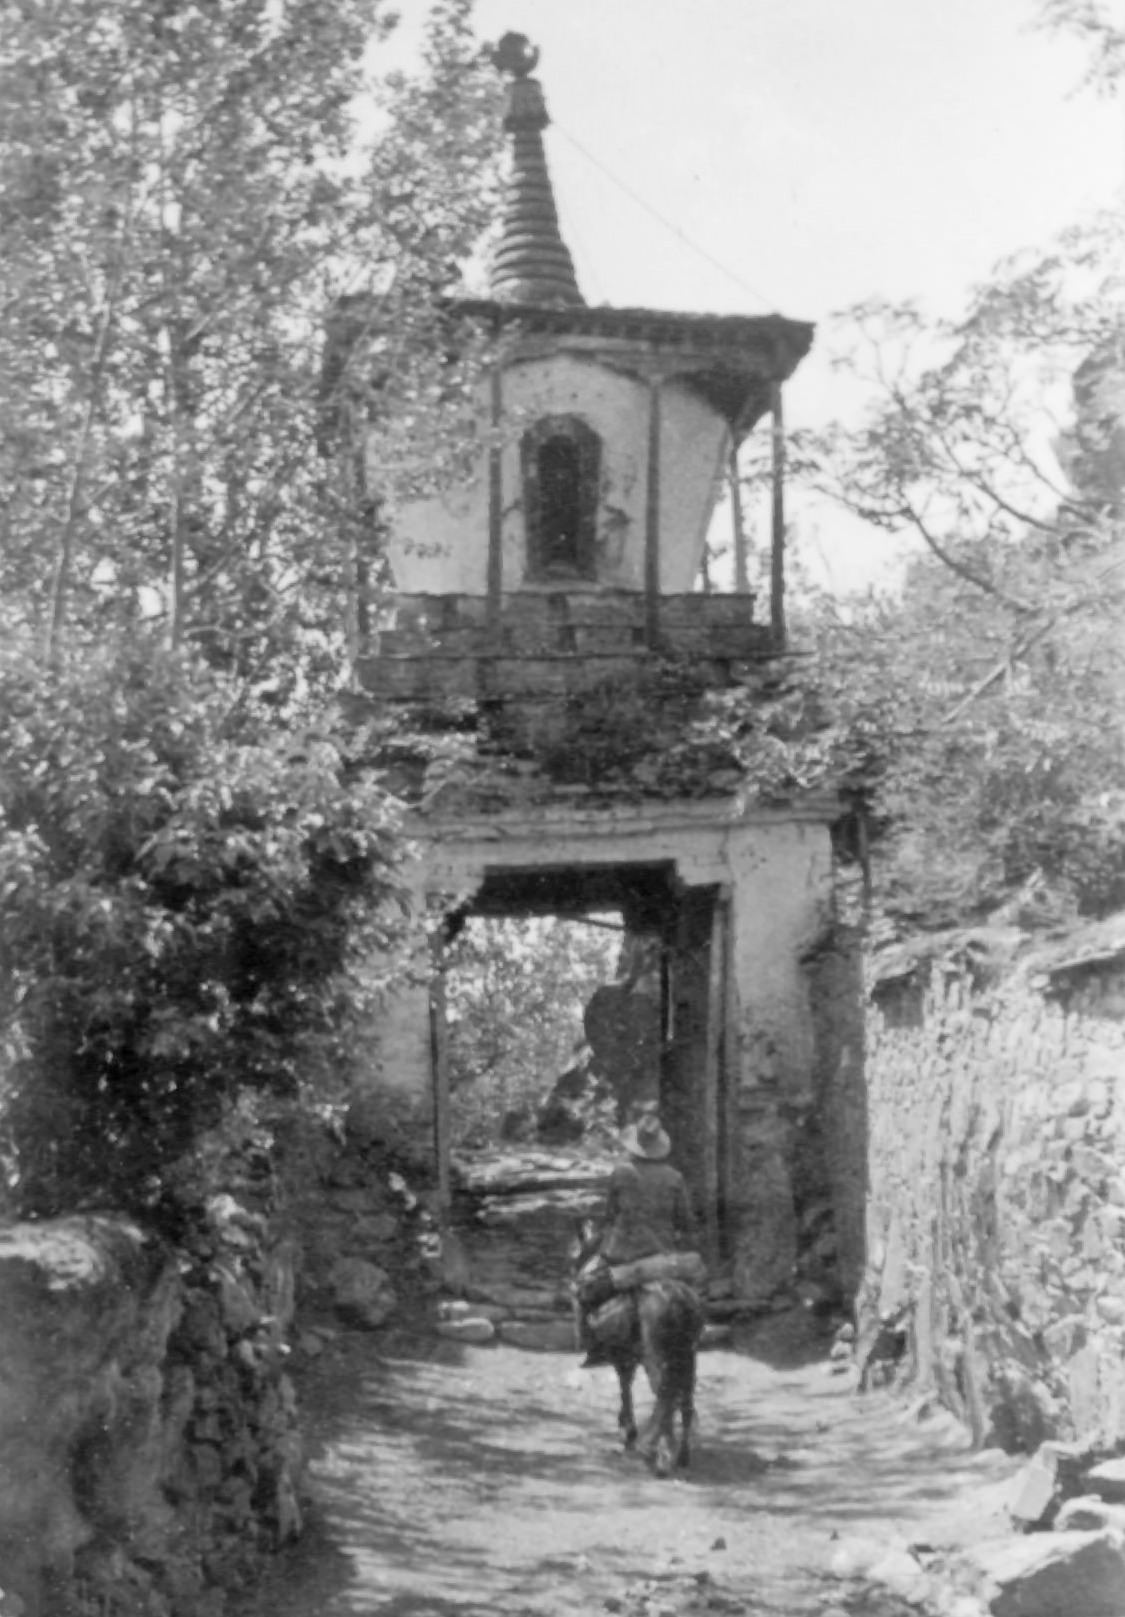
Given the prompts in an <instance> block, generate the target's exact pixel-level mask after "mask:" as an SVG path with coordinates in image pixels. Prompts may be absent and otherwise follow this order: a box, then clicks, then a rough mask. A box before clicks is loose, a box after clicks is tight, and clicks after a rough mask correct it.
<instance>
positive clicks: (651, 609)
mask: <svg viewBox="0 0 1125 1617" xmlns="http://www.w3.org/2000/svg"><path fill="white" fill-rule="evenodd" d="M660 387H661V383H660V378H659V377H658V376H657V377H653V378H652V380H651V381H650V382H649V393H648V476H647V480H646V487H645V643H646V645H647V646H648V648H649V650H650V651H654V650H655V649H656V648H657V646H658V645H659V643H660V424H661V413H662V412H661V402H662V401H661V396H660Z"/></svg>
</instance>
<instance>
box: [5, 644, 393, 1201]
mask: <svg viewBox="0 0 1125 1617" xmlns="http://www.w3.org/2000/svg"><path fill="white" fill-rule="evenodd" d="M232 694H233V695H234V696H235V697H236V698H237V700H236V701H235V702H234V703H233V704H232ZM0 752H2V753H3V756H4V758H5V769H4V771H3V775H2V777H0V964H2V966H3V980H4V982H5V985H6V986H5V1000H6V1003H3V1004H2V1005H0V1012H3V1019H4V1022H5V1024H6V1030H7V1034H8V1045H9V1050H8V1055H9V1066H8V1070H7V1072H6V1073H5V1074H0V1077H2V1078H3V1079H4V1096H3V1099H4V1112H3V1117H2V1124H3V1127H2V1134H3V1143H4V1155H5V1158H6V1164H7V1167H8V1171H9V1179H10V1181H11V1184H12V1186H13V1187H14V1190H15V1194H16V1200H17V1205H18V1206H19V1207H20V1208H21V1210H23V1211H25V1212H36V1213H43V1212H54V1211H58V1210H59V1209H60V1208H65V1207H67V1206H69V1205H74V1203H75V1202H76V1201H77V1202H78V1203H79V1204H81V1203H82V1202H83V1201H86V1200H89V1199H91V1198H93V1199H94V1200H95V1201H99V1200H100V1201H105V1200H106V1199H110V1200H112V1201H113V1202H116V1203H117V1204H118V1205H123V1206H125V1207H127V1208H132V1209H134V1210H140V1211H146V1212H148V1213H149V1214H150V1215H152V1216H156V1214H157V1213H158V1212H159V1209H160V1206H161V1202H162V1196H163V1192H164V1189H165V1183H164V1175H165V1173H166V1170H167V1169H168V1168H169V1166H170V1165H171V1164H172V1163H174V1162H175V1161H176V1160H177V1158H179V1157H180V1156H182V1155H183V1154H184V1153H185V1152H186V1151H188V1150H189V1148H190V1146H191V1144H192V1142H193V1140H194V1139H195V1138H196V1136H197V1135H198V1134H199V1133H200V1132H201V1131H202V1130H203V1129H205V1128H207V1127H209V1126H211V1125H213V1124H214V1123H215V1122H216V1120H217V1119H218V1118H219V1117H220V1116H221V1113H222V1109H223V1105H224V1102H225V1101H226V1100H228V1099H229V1098H230V1097H232V1096H234V1095H236V1094H237V1093H239V1092H240V1091H242V1090H260V1091H261V1090H264V1091H268V1092H270V1093H272V1094H274V1095H286V1096H296V1095H298V1094H299V1093H300V1092H301V1090H302V1086H307V1085H309V1084H310V1083H312V1082H315V1081H317V1080H323V1078H324V1075H325V1074H326V1073H329V1072H333V1073H335V1074H337V1076H339V1075H340V1074H341V1073H344V1072H346V1071H347V1063H348V1060H349V1054H348V1050H349V1045H348V1035H349V1033H350V1031H351V1030H352V1028H353V1027H354V1026H355V1022H356V1019H357V1018H361V1017H362V1016H363V1014H364V1010H365V1005H364V994H363V991H362V988H363V983H364V981H365V980H366V978H365V976H364V975H363V974H362V973H361V972H360V969H359V968H360V966H361V964H362V962H363V961H364V960H365V959H366V958H367V957H369V956H370V954H371V951H372V950H381V951H383V952H384V953H387V952H388V951H389V950H390V948H391V946H392V944H393V943H394V941H395V937H396V931H397V927H398V924H399V923H398V915H399V912H398V908H397V904H396V881H395V865H396V862H397V839H396V835H395V829H396V814H395V805H394V804H393V802H392V801H391V800H390V799H388V797H387V795H386V794H385V793H384V792H383V791H382V789H381V788H380V786H379V785H378V783H377V782H376V781H375V780H374V779H373V778H372V776H371V774H370V772H365V771H363V770H362V769H359V768H357V765H356V760H355V759H353V758H350V757H349V756H348V753H347V751H346V749H345V747H344V746H343V745H342V743H341V740H340V738H339V736H338V735H334V734H333V733H331V732H330V731H328V730H326V728H325V727H324V726H323V724H322V723H320V722H318V720H317V718H316V715H315V713H310V714H309V715H308V722H307V723H306V724H304V725H301V726H297V725H293V726H290V727H288V728H287V729H286V730H284V731H281V730H279V729H277V728H276V727H273V726H271V725H270V724H269V723H268V722H263V715H262V714H261V713H260V712H257V711H255V709H254V706H253V704H252V703H250V702H248V701H247V700H246V699H245V696H244V694H243V693H242V692H241V691H238V690H237V689H235V690H233V692H232V684H231V681H230V679H229V677H228V676H224V675H220V674H216V673H214V672H213V671H210V670H208V669H206V667H204V666H202V665H200V664H199V663H198V662H196V663H194V664H193V663H192V662H191V661H190V660H189V659H188V658H187V657H186V656H185V654H183V653H175V652H169V651H166V650H163V649H162V648H161V647H160V646H159V645H156V646H154V645H151V644H146V643H145V641H144V639H143V637H142V638H140V639H139V640H138V639H137V638H136V637H133V638H132V639H131V640H130V642H129V643H128V644H125V645H121V646H118V645H112V644H111V645H108V646H107V647H105V648H104V649H103V651H102V652H101V653H100V654H99V655H98V656H96V657H95V656H93V655H88V654H87V655H83V656H81V657H80V658H77V659H73V660H70V659H67V658H66V656H65V654H64V656H63V658H62V659H61V661H60V664H59V665H58V666H57V667H56V669H55V671H54V672H53V673H50V674H48V675H47V676H44V673H43V670H42V668H41V666H40V665H39V662H38V660H37V659H36V658H34V657H30V656H27V655H21V654H19V653H18V652H8V653H7V654H6V655H5V656H4V657H3V659H2V660H0Z"/></svg>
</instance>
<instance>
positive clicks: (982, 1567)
mask: <svg viewBox="0 0 1125 1617" xmlns="http://www.w3.org/2000/svg"><path fill="white" fill-rule="evenodd" d="M960 1564H961V1566H962V1567H964V1568H965V1569H966V1570H967V1571H968V1572H969V1574H970V1576H971V1577H972V1579H973V1581H974V1583H975V1584H976V1585H977V1588H978V1591H979V1593H980V1594H981V1595H982V1596H983V1598H984V1600H985V1604H986V1605H987V1608H988V1610H989V1612H990V1613H991V1614H992V1617H1063V1614H1064V1613H1068V1612H1073V1613H1075V1614H1077V1613H1081V1617H1122V1612H1123V1611H1125V1549H1123V1548H1122V1540H1121V1538H1120V1536H1119V1535H1118V1534H1116V1533H1114V1532H1104V1531H1103V1532H1094V1533H1074V1532H1071V1533H1035V1534H1033V1535H1030V1536H1029V1537H1026V1538H1015V1539H1011V1538H1008V1539H999V1540H993V1541H990V1542H988V1543H984V1544H977V1545H975V1546H973V1547H972V1548H971V1549H969V1550H966V1551H965V1552H964V1553H963V1555H962V1557H961V1561H960Z"/></svg>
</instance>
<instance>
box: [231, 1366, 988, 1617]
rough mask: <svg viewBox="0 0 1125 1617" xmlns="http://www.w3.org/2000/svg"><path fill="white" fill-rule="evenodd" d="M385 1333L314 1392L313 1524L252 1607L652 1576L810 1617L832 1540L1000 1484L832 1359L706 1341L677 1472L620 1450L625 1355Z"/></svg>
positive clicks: (401, 1604) (495, 1598)
mask: <svg viewBox="0 0 1125 1617" xmlns="http://www.w3.org/2000/svg"><path fill="white" fill-rule="evenodd" d="M369 1343H370V1339H363V1338H349V1339H345V1340H343V1341H342V1343H341V1347H340V1350H339V1351H338V1353H337V1354H336V1355H335V1356H334V1361H333V1362H332V1363H330V1364H328V1365H326V1366H324V1367H323V1368H321V1367H320V1366H318V1368H317V1374H316V1380H315V1384H314V1385H313V1386H311V1387H309V1388H308V1389H307V1393H306V1396H307V1402H308V1405H309V1407H310V1409H311V1410H312V1411H313V1412H314V1416H315V1422H316V1424H315V1427H314V1431H313V1434H312V1441H311V1444H310V1448H311V1454H312V1464H311V1469H310V1480H311V1488H312V1505H311V1509H310V1512H309V1528H308V1531H307V1533H306V1536H305V1538H304V1539H303V1540H302V1542H301V1544H299V1545H298V1546H296V1547H295V1548H294V1550H292V1551H291V1552H287V1553H286V1554H285V1555H284V1556H282V1557H280V1558H279V1563H278V1566H277V1567H276V1569H275V1571H274V1573H273V1574H271V1576H270V1577H269V1578H268V1579H267V1581H266V1583H265V1584H264V1585H263V1587H262V1588H261V1589H260V1590H259V1591H257V1594H256V1596H255V1598H254V1599H253V1600H252V1601H251V1603H250V1604H249V1605H248V1606H247V1607H246V1608H245V1610H244V1612H243V1613H242V1614H241V1617H267V1614H268V1617H352V1614H357V1613H388V1614H401V1617H423V1614H433V1617H449V1614H452V1613H457V1614H460V1617H472V1614H476V1613H485V1612H488V1613H511V1614H528V1613H536V1614H539V1613H543V1614H547V1617H555V1614H558V1617H567V1614H570V1613H579V1612H583V1613H587V1612H596V1611H599V1610H602V1609H606V1606H605V1602H606V1600H607V1599H610V1600H611V1602H612V1600H614V1599H616V1600H617V1601H618V1602H620V1600H621V1596H622V1591H623V1590H625V1589H627V1588H628V1587H629V1586H631V1585H636V1583H637V1580H638V1579H644V1578H656V1579H660V1578H665V1579H671V1580H672V1581H673V1582H675V1580H680V1582H679V1584H677V1587H680V1584H682V1585H683V1587H685V1588H687V1589H688V1590H694V1591H696V1592H697V1593H698V1594H699V1598H700V1599H701V1600H702V1592H703V1591H704V1590H706V1591H707V1599H708V1600H710V1601H711V1602H712V1604H711V1605H710V1606H709V1607H708V1606H707V1605H706V1604H705V1603H704V1604H698V1605H690V1606H688V1605H682V1604H681V1606H680V1607H678V1608H676V1609H682V1610H684V1611H687V1610H689V1609H690V1610H691V1611H695V1610H699V1611H703V1610H705V1609H709V1610H712V1611H721V1610H726V1611H738V1610H747V1611H751V1612H753V1613H755V1614H756V1617H758V1614H760V1617H800V1614H808V1613H813V1612H816V1611H818V1610H819V1609H820V1608H821V1607H822V1606H823V1605H824V1603H825V1599H826V1596H825V1591H824V1587H823V1584H822V1581H821V1569H822V1568H823V1566H824V1564H825V1561H826V1558H827V1555H828V1553H829V1550H830V1547H831V1543H832V1539H833V1536H834V1535H836V1534H838V1533H841V1532H848V1533H864V1534H866V1535H868V1536H872V1537H878V1538H887V1539H890V1538H892V1537H894V1536H904V1537H908V1538H909V1537H911V1536H914V1535H915V1534H916V1532H917V1530H918V1529H919V1528H920V1527H921V1526H922V1525H923V1524H926V1523H929V1522H931V1520H932V1519H933V1518H935V1517H938V1518H940V1517H941V1516H942V1515H943V1513H944V1514H945V1515H946V1516H948V1515H949V1513H950V1511H951V1510H953V1509H955V1507H956V1506H957V1502H958V1500H959V1499H963V1498H965V1496H966V1490H968V1492H969V1494H970V1495H971V1494H972V1491H973V1490H974V1489H975V1490H977V1491H978V1493H979V1491H980V1489H981V1488H982V1486H983V1485H985V1484H986V1483H988V1482H989V1481H990V1480H991V1477H990V1476H986V1475H985V1474H984V1472H983V1470H982V1467H981V1465H980V1464H979V1463H978V1462H977V1461H975V1460H974V1458H973V1457H972V1456H971V1455H969V1454H968V1452H967V1451H966V1449H965V1446H964V1440H963V1438H962V1437H961V1436H960V1434H959V1433H955V1432H954V1431H952V1430H951V1429H950V1428H949V1427H948V1426H946V1425H944V1424H939V1423H935V1424H934V1425H933V1426H932V1427H931V1426H919V1425H918V1424H917V1423H908V1422H906V1421H905V1420H904V1419H903V1416H902V1412H901V1410H900V1409H899V1408H896V1407H895V1406H894V1405H892V1404H891V1403H890V1402H889V1400H886V1399H885V1398H884V1397H883V1396H882V1395H877V1394H876V1395H870V1396H868V1397H865V1398H859V1397H858V1396H857V1395H855V1394H853V1393H851V1392H850V1391H849V1390H848V1389H847V1388H846V1387H844V1386H842V1385H841V1383H840V1382H839V1381H836V1380H833V1379H831V1378H829V1377H828V1376H827V1375H826V1374H825V1373H824V1369H823V1367H822V1366H819V1365H818V1366H813V1367H806V1368H802V1369H800V1370H794V1371H789V1372H778V1371H776V1370H771V1369H769V1368H767V1367H765V1366H764V1365H762V1364H761V1363H757V1362H755V1361H753V1360H751V1359H748V1358H745V1357H742V1356H740V1355H737V1354H733V1353H715V1354H707V1355H704V1356H703V1357H702V1359H701V1362H700V1386H699V1396H698V1406H699V1435H698V1441H697V1445H696V1456H695V1462H694V1465H693V1469H692V1471H691V1473H690V1474H689V1475H688V1476H687V1477H684V1478H678V1479H676V1480H675V1481H671V1482H660V1481H658V1480H657V1479H655V1478H654V1477H652V1476H650V1474H649V1473H648V1472H647V1470H645V1468H644V1467H643V1466H642V1465H640V1464H639V1462H637V1461H635V1460H634V1459H632V1458H631V1457H627V1456H624V1455H622V1454H621V1453H620V1450H619V1448H618V1446H617V1443H616V1432H615V1424H614V1423H615V1419H616V1384H615V1380H614V1378H613V1375H612V1373H611V1372H608V1371H599V1372H595V1373H593V1374H590V1373H586V1374H583V1373H581V1372H578V1371H577V1370H576V1369H575V1368H574V1366H573V1361H571V1360H568V1359H565V1358H561V1357H560V1356H558V1355H537V1354H530V1353H520V1352H518V1351H516V1350H514V1349H510V1348H503V1347H488V1348H467V1349H466V1348H460V1347H458V1346H457V1345H455V1344H449V1343H444V1342H442V1343H437V1342H425V1343H421V1344H410V1343H408V1342H404V1341H399V1342H397V1343H394V1344H388V1345H387V1346H386V1347H382V1348H380V1350H379V1354H378V1356H376V1355H375V1353H374V1351H373V1350H372V1348H371V1347H370V1345H369ZM963 1508H964V1507H963ZM969 1508H970V1509H972V1508H973V1507H972V1505H971V1504H970V1506H969ZM978 1514H979V1507H978ZM693 1580H694V1581H693ZM732 1602H733V1603H732ZM609 1609H620V1608H619V1607H618V1608H615V1607H613V1605H612V1604H611V1606H610V1608H609Z"/></svg>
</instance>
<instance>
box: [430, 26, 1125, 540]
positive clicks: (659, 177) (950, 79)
mask: <svg viewBox="0 0 1125 1617" xmlns="http://www.w3.org/2000/svg"><path fill="white" fill-rule="evenodd" d="M1115 3H1117V0H1115ZM1122 3H1125V0H1122ZM1034 9H1035V7H1034V0H850V3H845V0H477V5H476V17H477V23H478V28H479V31H480V33H481V35H482V37H484V38H487V39H497V38H498V37H499V36H500V35H501V34H502V33H503V32H505V30H507V29H510V28H511V29H516V30H518V31H520V32H522V33H526V34H527V35H529V37H530V38H531V39H532V40H533V42H535V43H536V44H538V45H539V47H540V49H541V52H542V56H541V61H540V64H539V68H538V77H539V78H540V80H541V82H542V84H543V86H544V89H545V91H546V95H547V102H548V107H549V110H550V112H551V114H552V117H553V119H554V123H555V127H554V128H553V129H551V130H550V131H548V136H547V141H548V156H549V161H550V163H551V169H552V174H553V178H554V182H555V191H556V196H557V200H558V204H559V211H560V215H561V219H562V224H563V231H564V235H565V236H566V238H567V241H568V244H569V246H570V248H571V251H572V253H573V254H574V257H575V260H576V264H577V268H578V274H579V281H580V285H581V287H582V290H583V293H584V294H585V296H586V298H587V301H588V302H590V303H600V302H608V303H613V304H618V305H622V304H624V305H641V306H645V307H651V308H668V309H683V310H711V311H716V312H743V313H764V312H768V311H771V310H777V311H779V312H781V313H782V314H785V315H789V316H792V317H793V318H796V319H802V320H814V321H822V320H823V319H824V318H825V317H826V316H827V315H828V314H829V313H831V311H833V310H835V309H839V308H841V307H842V306H844V305H846V304H848V303H851V302H854V301H856V300H858V299H860V298H865V297H869V296H872V295H876V294H877V295H880V296H884V297H890V298H917V299H920V300H922V302H923V303H924V304H925V305H926V306H928V307H930V308H932V309H933V310H934V311H935V312H940V313H953V312H955V311H956V309H957V306H958V304H959V301H960V299H961V298H962V296H963V295H964V292H965V290H966V289H967V288H968V287H969V286H970V285H971V284H972V283H973V282H974V281H977V280H980V279H981V278H983V277H984V276H986V275H987V274H988V272H989V269H990V268H991V266H992V265H993V264H994V263H995V262H996V260H997V259H999V258H1000V257H1002V256H1003V255H1005V254H1007V253H1010V252H1012V251H1014V250H1016V249H1018V248H1021V247H1025V246H1028V245H1031V244H1034V243H1036V242H1040V241H1043V240H1045V239H1046V238H1047V237H1048V236H1049V235H1050V234H1051V233H1052V232H1053V231H1055V230H1057V229H1058V228H1060V227H1061V226H1063V225H1065V224H1067V223H1070V222H1071V221H1073V220H1074V219H1075V218H1076V217H1078V216H1080V215H1081V214H1082V213H1083V212H1085V211H1089V210H1091V209H1094V208H1098V207H1107V206H1113V205H1120V204H1121V202H1122V199H1123V196H1125V104H1123V103H1122V101H1120V100H1118V101H1117V102H1116V103H1115V102H1106V101H1099V100H1098V99H1096V98H1095V97H1094V96H1093V95H1092V94H1090V93H1088V92H1078V91H1077V89H1076V87H1077V85H1078V83H1079V81H1080V78H1081V73H1082V55H1081V51H1080V50H1079V48H1078V47H1077V46H1074V45H1071V44H1069V43H1068V42H1060V41H1059V40H1057V39H1053V38H1050V37H1046V36H1044V35H1042V34H1039V33H1036V32H1034V31H1032V30H1031V29H1030V27H1029V23H1030V19H1031V17H1032V16H1033V15H1034ZM422 10H423V7H422V6H421V4H420V3H418V0H407V4H406V5H405V7H404V14H405V18H406V20H407V23H408V24H409V23H410V21H411V20H412V19H413V18H414V17H416V16H417V15H419V14H420V13H421V11H422ZM575 143H577V145H576V144H575ZM579 147H581V148H583V149H584V150H580V149H579ZM586 153H588V154H590V155H589V156H587V155H585V154H586ZM591 158H592V159H594V160H595V161H591ZM595 162H596V164H599V165H601V167H600V168H599V167H598V166H595ZM602 169H605V170H608V171H609V173H610V174H612V175H614V176H615V177H616V180H617V181H618V182H620V183H619V184H615V183H614V182H613V181H612V180H611V179H609V178H608V177H607V175H606V174H605V173H603V172H602ZM621 185H623V186H624V187H626V188H627V191H630V192H633V193H635V195H636V196H637V197H638V198H640V199H642V200H643V202H644V203H645V204H647V207H648V208H649V209H653V210H655V211H656V212H657V213H659V214H660V215H662V216H663V217H664V218H665V219H667V220H668V221H669V222H670V223H671V225H673V226H674V227H675V229H676V230H678V231H680V232H682V233H683V235H684V236H686V237H687V238H689V240H690V241H691V242H693V243H694V244H696V247H697V248H698V249H700V250H701V251H697V250H693V249H692V247H689V246H688V245H687V244H686V243H685V242H684V241H683V240H682V239H680V237H678V236H677V235H676V234H674V233H673V231H672V230H670V229H668V228H666V227H665V226H664V225H662V224H660V223H659V222H658V221H657V220H656V219H654V218H653V217H652V214H651V213H650V212H648V211H646V209H645V208H644V207H642V206H641V205H640V204H639V203H638V202H635V201H634V200H632V198H631V197H630V196H629V195H627V194H626V192H625V191H623V190H622V189H621V188H620V187H621ZM704 253H705V254H707V255H709V256H708V257H704V256H703V254H704ZM710 260H715V261H717V262H711V261H710ZM719 265H721V266H723V267H722V268H719V267H718V266H719ZM789 391H790V398H789V406H788V408H789V413H790V417H791V419H795V420H798V421H799V420H801V419H808V420H812V419H816V418H817V417H819V416H821V415H822V414H823V413H824V411H825V407H826V399H827V396H828V392H829V384H828V381H827V375H826V371H825V368H824V367H823V365H822V364H821V363H820V362H819V361H818V359H817V357H816V353H815V350H814V354H813V356H811V357H810V359H809V360H808V361H806V362H805V365H804V367H803V368H802V371H801V373H799V375H798V378H797V379H796V380H795V381H794V383H793V384H792V386H791V388H790V390H789ZM851 549H852V546H851V545H849V550H851ZM878 551H879V547H878V546H875V548H874V550H873V551H872V557H873V558H874V560H872V561H870V562H869V561H867V560H864V561H863V562H862V566H861V570H865V569H867V568H868V567H869V566H874V565H876V564H877V561H878ZM856 561H857V562H859V558H858V557H857V558H856ZM849 571H850V569H849Z"/></svg>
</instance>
